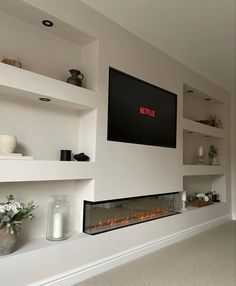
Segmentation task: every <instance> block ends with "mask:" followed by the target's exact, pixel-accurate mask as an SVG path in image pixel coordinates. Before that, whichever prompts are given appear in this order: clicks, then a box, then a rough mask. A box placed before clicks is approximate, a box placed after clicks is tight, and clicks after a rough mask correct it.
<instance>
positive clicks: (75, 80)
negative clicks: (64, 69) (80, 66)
mask: <svg viewBox="0 0 236 286" xmlns="http://www.w3.org/2000/svg"><path fill="white" fill-rule="evenodd" d="M69 72H70V74H71V76H70V77H68V79H67V80H66V82H68V83H70V84H74V85H77V86H82V80H83V78H84V75H83V74H82V73H81V72H80V71H78V70H75V69H71V70H69Z"/></svg>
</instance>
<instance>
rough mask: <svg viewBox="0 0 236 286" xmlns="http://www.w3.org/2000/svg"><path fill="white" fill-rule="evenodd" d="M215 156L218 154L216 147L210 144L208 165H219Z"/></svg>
mask: <svg viewBox="0 0 236 286" xmlns="http://www.w3.org/2000/svg"><path fill="white" fill-rule="evenodd" d="M217 156H218V150H217V148H216V147H215V145H211V146H210V150H209V152H208V158H209V163H210V165H219V163H218V160H217Z"/></svg>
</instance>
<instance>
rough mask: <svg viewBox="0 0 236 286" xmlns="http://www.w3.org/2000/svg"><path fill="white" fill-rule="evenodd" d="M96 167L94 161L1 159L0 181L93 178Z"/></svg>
mask: <svg viewBox="0 0 236 286" xmlns="http://www.w3.org/2000/svg"><path fill="white" fill-rule="evenodd" d="M94 168H95V163H94V162H76V161H71V162H61V161H37V160H33V161H21V160H0V182H24V181H30V182H33V181H55V180H59V181H60V180H85V179H93V178H94Z"/></svg>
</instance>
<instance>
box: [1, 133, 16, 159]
mask: <svg viewBox="0 0 236 286" xmlns="http://www.w3.org/2000/svg"><path fill="white" fill-rule="evenodd" d="M15 148H16V136H13V135H0V154H10V153H13V152H14V150H15Z"/></svg>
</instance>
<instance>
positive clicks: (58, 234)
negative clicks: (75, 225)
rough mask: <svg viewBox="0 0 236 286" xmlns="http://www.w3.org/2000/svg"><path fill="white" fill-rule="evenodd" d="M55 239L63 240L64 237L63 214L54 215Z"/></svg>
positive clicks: (53, 234)
mask: <svg viewBox="0 0 236 286" xmlns="http://www.w3.org/2000/svg"><path fill="white" fill-rule="evenodd" d="M52 236H53V238H62V236H63V216H62V213H55V214H54V215H53V231H52Z"/></svg>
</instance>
